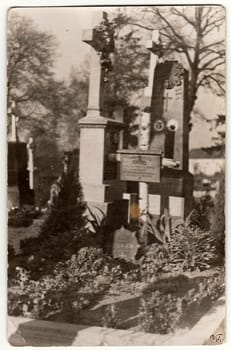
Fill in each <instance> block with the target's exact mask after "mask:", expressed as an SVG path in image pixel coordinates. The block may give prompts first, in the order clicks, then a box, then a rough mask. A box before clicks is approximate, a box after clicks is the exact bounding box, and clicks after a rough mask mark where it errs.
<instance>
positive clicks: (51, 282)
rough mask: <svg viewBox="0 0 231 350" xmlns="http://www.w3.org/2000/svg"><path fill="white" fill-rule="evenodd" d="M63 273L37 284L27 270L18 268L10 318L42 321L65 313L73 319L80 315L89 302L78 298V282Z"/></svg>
mask: <svg viewBox="0 0 231 350" xmlns="http://www.w3.org/2000/svg"><path fill="white" fill-rule="evenodd" d="M64 272H65V271H63V270H61V269H59V271H54V273H53V274H52V275H47V276H45V277H43V278H41V279H40V280H39V281H34V280H32V279H30V275H29V273H28V272H27V271H26V270H24V269H23V268H20V267H18V268H17V276H16V279H15V280H13V281H11V284H12V286H10V288H9V292H8V312H9V314H10V315H14V316H19V315H20V316H24V317H32V318H39V319H41V318H43V319H45V318H47V317H49V316H50V315H52V314H54V313H56V312H63V311H65V312H67V311H68V312H69V314H70V313H71V314H72V317H73V314H74V315H76V314H78V311H79V310H80V309H81V308H82V307H83V305H84V304H86V300H84V298H83V297H82V296H79V295H78V290H79V284H78V282H77V281H76V280H75V279H73V278H72V279H67V278H65V274H64Z"/></svg>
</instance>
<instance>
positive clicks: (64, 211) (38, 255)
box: [21, 169, 93, 278]
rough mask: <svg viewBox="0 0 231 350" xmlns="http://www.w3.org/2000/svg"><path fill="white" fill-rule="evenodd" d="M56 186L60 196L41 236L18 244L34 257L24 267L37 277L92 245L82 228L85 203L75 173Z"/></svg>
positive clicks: (65, 173)
mask: <svg viewBox="0 0 231 350" xmlns="http://www.w3.org/2000/svg"><path fill="white" fill-rule="evenodd" d="M59 186H60V192H59V195H58V197H57V199H56V201H55V203H54V206H53V207H52V208H51V209H50V213H49V215H48V217H47V219H46V220H45V222H44V224H43V226H42V228H41V232H40V235H39V236H38V237H36V238H30V239H27V240H24V241H22V242H21V249H22V251H23V253H24V254H28V255H31V256H32V257H33V259H30V261H27V266H28V268H29V270H30V271H32V272H33V271H34V272H35V274H36V273H37V274H38V276H37V277H39V274H42V273H45V272H47V271H48V272H49V271H51V270H52V268H53V266H54V264H55V263H56V262H58V261H64V260H66V259H68V258H70V257H71V256H72V254H74V253H76V252H77V251H78V250H79V249H80V248H81V247H82V246H84V245H89V244H91V241H92V238H93V234H92V233H90V232H89V231H86V230H85V229H84V226H85V217H84V211H85V203H84V202H83V196H82V190H81V185H80V183H79V180H78V177H77V175H76V173H75V172H74V170H72V169H69V170H67V171H66V172H64V173H63V174H62V177H61V180H60V182H59ZM35 274H34V275H33V276H32V277H33V278H36V276H35Z"/></svg>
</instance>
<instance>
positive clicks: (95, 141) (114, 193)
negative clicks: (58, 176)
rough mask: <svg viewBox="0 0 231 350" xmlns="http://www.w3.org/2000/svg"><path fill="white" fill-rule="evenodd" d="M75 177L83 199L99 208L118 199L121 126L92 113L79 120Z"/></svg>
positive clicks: (120, 186) (119, 123) (120, 189)
mask: <svg viewBox="0 0 231 350" xmlns="http://www.w3.org/2000/svg"><path fill="white" fill-rule="evenodd" d="M79 126H80V157H79V176H80V182H81V185H82V189H83V195H84V200H85V201H86V202H87V203H88V204H90V205H95V206H97V205H98V207H99V208H101V209H102V210H103V211H104V212H105V213H107V211H108V204H109V203H112V202H114V201H116V200H121V199H122V193H123V192H124V190H125V184H124V183H123V182H121V181H120V180H119V166H120V165H119V162H118V161H117V156H116V151H117V150H118V147H119V141H120V139H119V138H120V131H121V129H122V128H123V123H121V122H118V121H116V120H114V119H109V118H104V117H101V116H97V115H96V116H92V114H90V115H87V116H86V117H84V118H82V119H80V121H79Z"/></svg>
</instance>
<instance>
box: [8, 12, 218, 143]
mask: <svg viewBox="0 0 231 350" xmlns="http://www.w3.org/2000/svg"><path fill="white" fill-rule="evenodd" d="M97 10H98V8H93V7H91V8H86V7H85V8H84V7H46V8H45V7H34V8H16V9H13V10H11V11H17V13H18V14H20V15H23V16H26V17H30V18H31V19H32V20H33V21H34V23H35V24H36V25H37V26H38V28H39V29H41V30H45V31H48V32H50V33H53V34H54V35H55V36H56V38H57V40H58V57H57V60H56V64H55V67H54V69H55V75H56V77H57V78H58V79H68V76H69V74H70V70H71V68H72V67H78V66H79V65H81V63H83V62H84V59H85V57H86V55H87V54H89V52H90V47H89V45H87V44H86V43H83V42H82V41H81V33H82V30H83V29H86V28H90V27H91V26H92V23H93V20H94V14H95V11H97ZM110 10H112V8H110V7H108V8H107V11H108V12H109V13H110ZM113 10H115V8H114V9H113ZM197 107H199V109H200V111H201V112H202V113H203V115H204V116H205V117H206V118H207V119H213V118H215V117H216V115H217V114H218V113H225V104H224V99H220V98H217V97H216V96H214V95H213V94H211V93H209V92H208V91H203V90H201V91H200V94H198V100H197ZM211 136H212V135H211V131H210V124H209V123H205V122H204V121H203V120H200V119H198V118H196V119H195V120H193V128H192V131H191V133H190V148H197V147H206V146H208V145H210V143H211Z"/></svg>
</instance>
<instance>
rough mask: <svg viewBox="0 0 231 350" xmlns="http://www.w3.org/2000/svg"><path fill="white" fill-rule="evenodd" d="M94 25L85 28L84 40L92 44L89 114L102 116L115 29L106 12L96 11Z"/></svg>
mask: <svg viewBox="0 0 231 350" xmlns="http://www.w3.org/2000/svg"><path fill="white" fill-rule="evenodd" d="M94 23H95V25H94V27H93V28H92V29H85V30H84V31H83V33H82V41H83V42H85V43H87V44H88V45H90V46H91V63H90V82H89V96H88V115H94V116H100V112H101V109H102V103H103V90H104V83H105V82H107V80H108V77H107V74H108V72H109V71H110V70H111V68H112V65H111V60H110V57H109V56H110V54H111V53H112V52H113V51H114V39H113V36H114V34H113V33H114V31H113V28H112V26H111V23H110V22H109V20H108V16H107V13H106V12H103V11H99V12H97V13H94Z"/></svg>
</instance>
